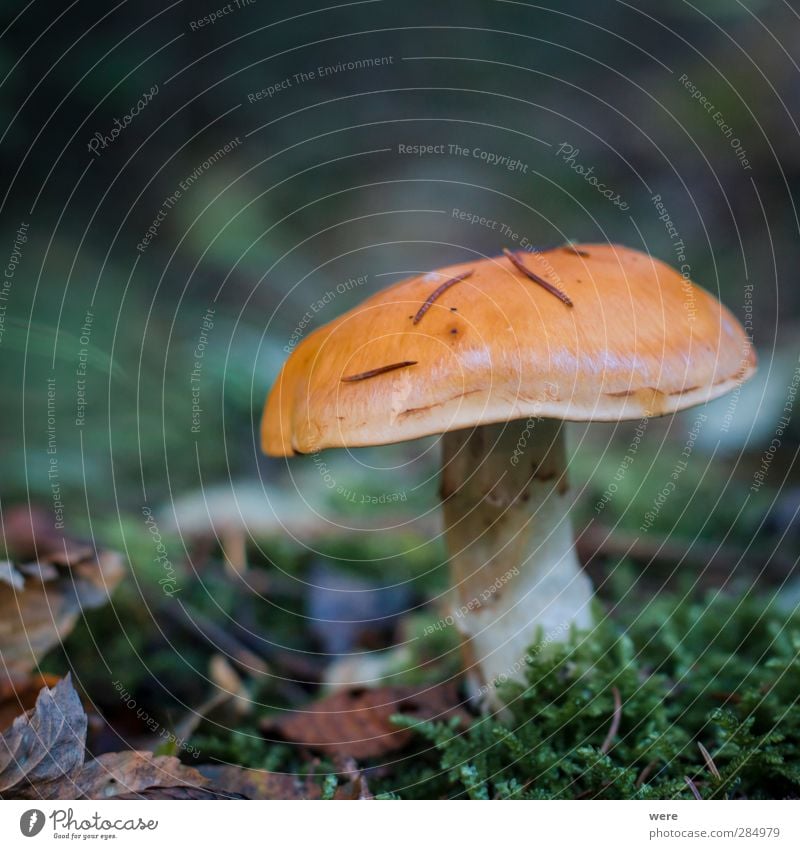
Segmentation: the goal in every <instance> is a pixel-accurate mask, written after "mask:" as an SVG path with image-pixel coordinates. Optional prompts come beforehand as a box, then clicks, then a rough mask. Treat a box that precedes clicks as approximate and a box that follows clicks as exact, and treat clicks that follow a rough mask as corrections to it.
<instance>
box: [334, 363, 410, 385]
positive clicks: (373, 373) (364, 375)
mask: <svg viewBox="0 0 800 849" xmlns="http://www.w3.org/2000/svg"><path fill="white" fill-rule="evenodd" d="M416 364H417V361H416V360H403V362H402V363H391V364H390V365H388V366H378V368H372V369H370V370H369V371H362V372H360V373H359V374H349V375H347V377H343V378H342V383H355V382H356V381H357V380H367V379H368V378H370V377H377V376H378V375H379V374H385V373H386V372H387V371H394V370H395V369H398V368H405V367H406V366H415V365H416Z"/></svg>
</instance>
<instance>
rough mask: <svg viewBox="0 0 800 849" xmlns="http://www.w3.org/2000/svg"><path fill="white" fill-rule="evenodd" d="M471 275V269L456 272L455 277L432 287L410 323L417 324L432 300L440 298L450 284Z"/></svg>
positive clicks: (452, 284) (453, 284) (454, 283)
mask: <svg viewBox="0 0 800 849" xmlns="http://www.w3.org/2000/svg"><path fill="white" fill-rule="evenodd" d="M471 276H472V269H470V270H469V271H464V272H463V273H462V274H456V276H455V277H451V278H450V279H449V280H445V281H444V283H442V285H441V286H439V287H438V288H437V289H434V290H433V292H431V293H430V295H428V297H427V298H426V299H425V303H424V304H423V305H422V306H421V307H420V308H419V309H418V310H417V314H416V315H415V316H414V320H413V321H412V322H411V323H412V324H419V323H420V321H421V319H422V316H423V315H425V313H426V312H427V311H428V310H429V309H430V308H431V305H432V304H433V302H434V301H435V300H436V299H437V298H440V297H441V296H442V295H443V294H444V293H445V292H446V291H447V290H448V289H449V288H450V287H451V286H455V285H456V283H460V282H461V281H462V280H466V279H467V277H471Z"/></svg>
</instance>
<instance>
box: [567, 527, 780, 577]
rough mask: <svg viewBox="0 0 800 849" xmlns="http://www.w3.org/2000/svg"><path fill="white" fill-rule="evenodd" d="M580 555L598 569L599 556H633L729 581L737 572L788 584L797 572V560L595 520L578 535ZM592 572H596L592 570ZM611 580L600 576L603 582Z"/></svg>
mask: <svg viewBox="0 0 800 849" xmlns="http://www.w3.org/2000/svg"><path fill="white" fill-rule="evenodd" d="M576 548H577V550H578V556H579V558H580V560H581V562H582V563H583V564H584V566H587V567H590V566H595V564H594V563H593V561H594V559H595V558H596V557H603V556H606V557H619V558H622V557H629V558H631V559H632V560H636V561H638V562H640V563H645V564H647V565H648V566H649V565H651V564H655V563H680V564H682V567H683V568H684V569H689V570H691V571H692V572H697V573H698V574H701V575H703V576H708V577H709V578H712V579H714V580H717V579H718V578H720V577H724V578H727V577H728V576H730V575H731V574H733V573H737V572H738V573H739V574H750V573H751V572H755V573H756V574H758V575H760V576H762V577H764V578H767V577H771V578H772V579H773V580H780V581H781V582H783V581H785V580H786V578H787V577H788V576H789V575H792V574H796V573H797V566H796V564H795V563H794V561H793V560H792V559H791V558H789V557H785V556H783V555H781V554H780V552H777V553H770V554H769V555H767V556H764V557H763V558H762V557H758V556H753V555H749V554H747V553H746V552H744V551H743V550H741V549H739V548H735V547H733V546H728V545H726V546H720V545H717V544H715V543H706V542H702V541H691V540H687V542H686V543H685V544H684V543H683V542H680V541H676V540H675V539H674V538H672V537H670V538H665V537H663V536H658V535H656V534H654V533H652V532H651V533H650V534H648V535H643V534H635V533H631V532H630V531H626V530H624V529H622V528H615V529H613V530H612V529H611V528H609V527H607V526H606V525H603V524H601V523H600V522H597V521H593V522H591V523H590V524H588V525H586V527H584V528H583V530H581V531H580V532H579V534H578V538H577V541H576ZM589 571H590V572H591V571H592V569H590V570H589ZM606 577H607V574H606V573H605V570H604V571H603V576H600V575H599V574H598V579H599V580H600V581H601V582H602V580H603V579H604V578H606Z"/></svg>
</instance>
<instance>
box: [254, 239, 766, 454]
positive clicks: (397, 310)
mask: <svg viewBox="0 0 800 849" xmlns="http://www.w3.org/2000/svg"><path fill="white" fill-rule="evenodd" d="M517 256H518V259H519V260H521V261H522V263H524V265H525V267H526V268H528V269H529V270H530V271H532V272H533V273H534V274H535V275H538V276H539V277H540V278H542V279H543V280H545V281H547V282H548V283H549V284H550V285H551V286H553V287H555V288H557V289H558V290H560V292H561V293H563V294H564V295H566V296H567V300H568V301H571V302H572V305H571V306H570V304H569V303H566V302H565V300H563V299H561V298H560V297H557V296H556V295H554V294H553V292H552V291H548V290H547V289H546V288H544V287H543V286H542V285H540V284H537V282H535V281H534V280H532V279H530V278H529V277H528V276H527V275H526V274H524V273H523V272H522V271H521V270H520V269H519V268H518V267H517V265H515V263H514V262H512V261H511V260H510V259H509V258H508V257H506V256H501V257H493V258H490V259H483V260H480V261H477V262H468V263H461V264H459V265H453V266H449V267H447V268H443V269H440V270H439V271H436V272H431V273H429V274H424V275H421V276H417V277H411V278H409V279H407V280H403V281H401V282H399V283H396V284H394V285H393V286H390V287H388V288H386V289H384V290H383V291H381V292H378V293H377V294H375V295H373V296H372V297H370V298H368V299H367V300H365V301H364V302H363V303H362V304H360V305H359V306H357V307H355V308H353V309H351V310H350V311H349V312H346V313H344V315H341V316H340V317H339V318H337V319H335V320H334V321H331V322H330V323H329V324H326V325H325V326H323V327H321V328H319V329H318V330H316V331H314V332H313V333H312V334H310V335H309V336H308V337H307V338H306V339H304V340H303V341H302V342H301V343H300V344H299V345H298V346H297V347H296V348H295V350H294V351H293V352H292V353H291V355H290V356H289V358H288V360H287V361H286V363H285V364H284V366H283V369H282V370H281V373H280V375H279V377H278V379H277V381H276V383H275V385H274V386H273V388H272V391H271V392H270V394H269V397H268V399H267V403H266V406H265V409H264V416H263V419H262V424H261V440H262V447H263V450H264V451H265V452H266V453H267V454H271V455H274V456H291V455H293V454H295V453H303V454H308V453H312V452H315V451H319V450H321V449H324V448H334V447H347V446H350V447H355V446H365V445H383V444H387V443H393V442H401V441H404V440H408V439H416V438H418V437H422V436H428V435H431V434H436V433H444V432H447V431H450V430H458V429H461V428H466V427H474V426H476V425H481V424H489V423H493V422H502V421H509V420H513V419H524V418H528V417H530V416H542V417H546V418H556V419H567V420H572V421H617V420H620V419H630V418H641V417H642V416H645V415H663V414H666V413H671V412H674V411H676V410H682V409H684V408H686V407H691V406H693V405H695V404H700V403H704V402H706V401H709V400H711V399H713V398H717V397H719V396H720V395H724V394H725V393H726V392H728V391H729V390H731V389H733V388H734V387H735V386H736V385H737V384H739V383H740V382H742V381H744V380H746V379H747V378H748V377H750V375H751V374H752V373H753V372H754V370H755V367H756V356H755V353H754V351H753V349H752V346H751V344H750V340H749V338H748V337H747V335H746V333H745V331H744V329H743V328H742V326H741V325H740V323H739V322H738V321H737V320H736V319H735V318H734V316H733V315H732V314H731V313H730V311H729V310H727V309H726V308H725V307H724V306H723V305H722V304H720V303H719V301H717V300H716V298H714V297H713V296H712V295H710V294H709V293H708V292H706V291H705V290H704V289H702V288H700V287H699V286H697V285H696V284H694V283H692V282H691V281H689V280H686V279H685V278H684V277H683V276H682V275H681V274H680V273H678V272H677V271H676V270H675V269H673V268H671V267H670V266H668V265H666V264H665V263H663V262H661V261H660V260H658V259H655V258H653V257H651V256H648V255H647V254H644V253H641V252H640V251H635V250H631V249H629V248H625V247H621V246H618V245H608V244H602V245H600V244H598V245H572V246H564V247H562V248H554V249H552V250H548V251H541V252H536V253H530V252H520V253H519V254H518V255H517ZM467 272H471V273H469V275H468V276H463V278H462V279H459V280H458V281H454V282H451V281H453V278H456V277H459V276H461V275H466V273H467ZM446 282H450V285H449V287H442V288H443V289H444V291H442V292H441V294H439V295H437V296H436V298H435V299H433V300H430V302H429V305H428V306H427V307H426V308H425V310H424V312H422V311H421V308H423V307H424V306H425V304H426V302H428V301H429V299H431V296H432V295H433V294H434V293H435V292H436V291H437V290H438V289H439V287H440V286H442V284H443V283H446ZM421 312H422V314H420V313H421ZM415 319H416V320H415Z"/></svg>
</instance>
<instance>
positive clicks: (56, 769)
mask: <svg viewBox="0 0 800 849" xmlns="http://www.w3.org/2000/svg"><path fill="white" fill-rule="evenodd" d="M85 741H86V714H85V713H84V710H83V705H81V700H80V698H78V694H77V693H76V692H75V688H74V687H73V686H72V682H71V681H70V677H69V675H68V676H67V677H66V678H64V679H62V680H61V681H59V682H58V683H57V684H56V685H55V687H53V688H47V687H45V688H44V689H43V690H41V692H40V693H39V696H38V698H37V699H36V706H35V707H34V709H33V711H32V712H31V713H30V714H23V715H22V716H18V717H17V718H16V719H15V720H14V722H13V723H12V725H11V727H10V728H9V729H8V730H7V731H6V732H5V733H4V734H2V735H0V795H3V796H8V795H12V794H15V795H19V793H20V792H22V791H23V790H24V789H25V788H27V787H28V786H29V785H32V784H35V785H38V786H39V787H44V786H46V785H47V784H48V783H49V782H53V781H58V780H59V779H64V778H66V779H69V778H70V777H71V776H73V775H74V774H75V773H76V772H77V771H78V770H79V769H80V768H81V766H82V764H83V758H84V745H85Z"/></svg>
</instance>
